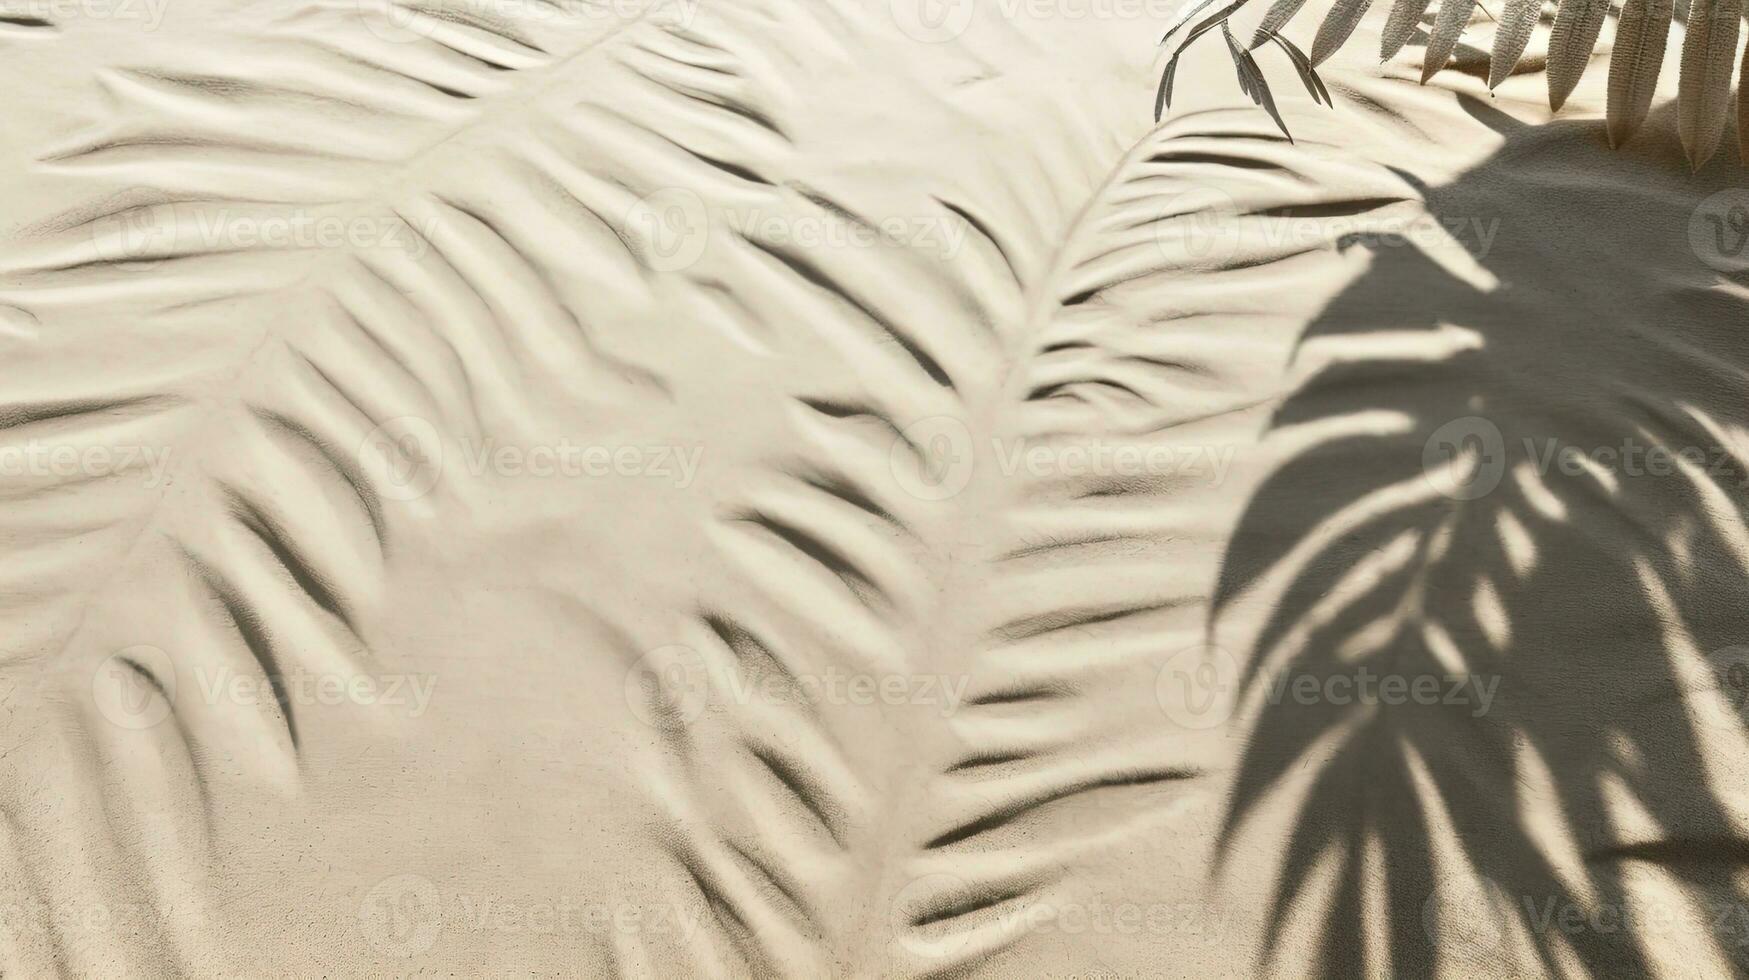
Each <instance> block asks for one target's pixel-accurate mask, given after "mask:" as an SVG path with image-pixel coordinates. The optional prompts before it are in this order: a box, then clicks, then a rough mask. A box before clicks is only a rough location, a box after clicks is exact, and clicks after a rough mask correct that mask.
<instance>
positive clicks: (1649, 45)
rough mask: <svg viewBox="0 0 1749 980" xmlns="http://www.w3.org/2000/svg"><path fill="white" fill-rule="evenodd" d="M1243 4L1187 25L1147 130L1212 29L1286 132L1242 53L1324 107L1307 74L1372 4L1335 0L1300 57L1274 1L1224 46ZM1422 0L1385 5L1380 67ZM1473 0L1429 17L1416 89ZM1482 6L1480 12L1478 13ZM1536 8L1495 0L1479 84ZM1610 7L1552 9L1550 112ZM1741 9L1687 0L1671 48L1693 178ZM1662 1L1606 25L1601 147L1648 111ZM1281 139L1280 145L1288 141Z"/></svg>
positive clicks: (1567, 91)
mask: <svg viewBox="0 0 1749 980" xmlns="http://www.w3.org/2000/svg"><path fill="white" fill-rule="evenodd" d="M1249 2H1250V0H1234V2H1232V3H1229V4H1227V5H1225V6H1223V7H1221V8H1220V9H1218V10H1216V11H1215V12H1214V13H1212V14H1209V15H1208V16H1207V17H1205V18H1204V19H1203V20H1201V21H1199V22H1197V23H1196V26H1195V27H1193V28H1191V29H1190V31H1189V32H1187V33H1186V34H1185V35H1184V38H1183V40H1181V41H1180V42H1179V44H1178V47H1177V48H1176V49H1175V50H1174V51H1173V54H1172V57H1171V58H1170V59H1169V60H1168V61H1167V64H1166V68H1165V70H1164V72H1163V73H1162V75H1161V79H1160V87H1159V91H1158V92H1157V94H1156V98H1155V101H1154V118H1155V120H1156V121H1158V120H1159V119H1160V118H1161V117H1162V115H1163V113H1164V112H1165V110H1167V109H1169V108H1170V107H1171V104H1172V82H1173V78H1174V75H1175V74H1176V72H1177V70H1178V59H1179V58H1180V56H1182V55H1183V54H1184V51H1185V50H1186V49H1187V48H1188V47H1189V46H1190V45H1191V44H1192V43H1194V42H1195V41H1196V40H1197V38H1199V37H1201V36H1202V35H1203V34H1206V33H1208V32H1209V31H1210V30H1213V29H1214V28H1216V27H1220V28H1221V30H1222V33H1223V34H1224V35H1226V36H1227V37H1228V38H1229V43H1228V47H1229V49H1230V52H1231V54H1232V56H1233V61H1234V67H1235V69H1236V70H1237V72H1238V75H1239V83H1240V88H1241V89H1242V90H1244V92H1245V94H1247V95H1249V96H1251V98H1252V101H1253V102H1255V103H1257V104H1258V105H1261V106H1263V107H1264V109H1265V111H1267V112H1268V113H1269V114H1270V118H1272V119H1274V120H1275V122H1276V125H1278V126H1280V127H1281V130H1282V132H1283V133H1287V126H1286V124H1285V123H1284V122H1283V121H1282V119H1281V116H1280V114H1279V113H1278V112H1277V111H1276V108H1275V103H1274V100H1273V98H1272V97H1271V95H1270V91H1269V86H1268V82H1267V80H1266V79H1265V78H1264V77H1263V76H1262V74H1261V72H1260V71H1256V70H1254V69H1256V59H1255V58H1252V57H1251V56H1250V54H1249V52H1250V50H1252V49H1256V48H1258V47H1261V46H1263V45H1264V44H1265V43H1267V42H1274V43H1275V44H1276V45H1277V46H1278V47H1280V48H1281V49H1282V51H1283V52H1284V53H1286V54H1287V55H1288V59H1289V61H1290V62H1292V63H1293V65H1294V68H1295V70H1296V71H1298V72H1299V74H1300V79H1301V81H1302V82H1303V83H1304V84H1305V86H1306V90H1307V91H1308V92H1310V93H1311V95H1312V99H1313V101H1314V102H1321V103H1323V104H1328V105H1332V107H1334V106H1333V104H1332V103H1331V102H1330V98H1329V93H1328V92H1327V91H1325V90H1324V87H1323V82H1322V81H1321V80H1320V79H1319V78H1318V77H1317V73H1316V66H1318V65H1320V64H1323V63H1324V62H1325V61H1326V60H1328V59H1329V58H1330V56H1331V55H1334V54H1335V53H1336V52H1337V51H1338V50H1340V49H1341V48H1342V46H1343V45H1344V44H1346V43H1347V42H1348V39H1349V38H1350V37H1352V36H1353V34H1354V30H1355V28H1356V27H1357V26H1358V25H1359V23H1360V19H1361V18H1362V17H1363V16H1365V15H1366V13H1367V11H1368V10H1369V9H1370V8H1371V6H1372V0H1336V3H1335V4H1334V5H1333V6H1332V7H1331V9H1330V12H1329V13H1328V14H1326V15H1325V17H1324V19H1323V21H1322V22H1321V23H1320V24H1319V26H1318V32H1317V35H1316V37H1315V38H1314V40H1313V42H1312V53H1311V55H1310V56H1304V55H1302V54H1300V53H1298V48H1295V47H1293V46H1292V42H1290V41H1288V40H1287V39H1286V38H1285V37H1282V36H1281V31H1282V30H1283V29H1284V28H1286V26H1287V25H1288V23H1289V22H1290V21H1292V19H1293V18H1294V16H1295V15H1297V14H1298V13H1299V12H1300V10H1301V9H1302V8H1303V7H1304V6H1305V0H1274V2H1273V3H1272V4H1271V5H1270V7H1269V9H1268V11H1267V12H1266V13H1265V14H1264V17H1263V19H1262V20H1261V22H1260V23H1259V24H1258V27H1257V28H1256V30H1255V32H1254V34H1253V36H1252V38H1251V42H1250V44H1249V46H1248V47H1246V48H1240V47H1239V46H1238V45H1237V44H1235V43H1233V42H1232V41H1231V40H1230V38H1231V29H1230V27H1229V26H1228V23H1227V22H1228V20H1229V19H1230V18H1231V17H1232V16H1233V14H1235V13H1237V12H1238V11H1239V10H1240V9H1241V8H1243V7H1244V6H1245V5H1246V4H1247V3H1249ZM1430 2H1431V0H1394V2H1393V3H1392V6H1391V9H1390V13H1389V14H1388V15H1387V17H1386V20H1385V24H1384V28H1383V30H1382V31H1381V33H1380V38H1379V55H1380V57H1381V58H1382V59H1384V60H1389V59H1390V58H1392V57H1394V56H1396V55H1397V54H1398V53H1399V52H1400V51H1402V49H1403V48H1404V47H1405V46H1407V45H1408V43H1409V41H1410V40H1412V39H1413V38H1414V37H1415V34H1416V32H1417V31H1418V30H1419V29H1420V26H1421V24H1422V23H1423V21H1424V20H1425V19H1426V16H1427V8H1428V6H1429V4H1430ZM1476 2H1477V0H1446V2H1442V3H1441V4H1440V6H1439V9H1438V11H1437V13H1435V15H1434V20H1433V26H1432V30H1431V32H1430V33H1429V34H1428V41H1427V49H1426V53H1425V58H1424V60H1423V64H1422V69H1421V81H1422V82H1423V83H1425V82H1426V81H1428V80H1429V79H1431V78H1432V77H1433V76H1434V75H1435V74H1437V73H1438V72H1439V71H1440V69H1442V68H1444V67H1445V65H1446V63H1447V62H1448V61H1449V60H1450V59H1451V55H1452V53H1453V52H1454V51H1455V50H1456V48H1457V45H1458V42H1459V41H1460V40H1461V39H1462V36H1463V28H1464V27H1465V25H1467V24H1468V22H1469V18H1470V14H1471V12H1472V11H1473V10H1474V8H1475V6H1476ZM1214 3H1215V0H1201V2H1199V3H1197V4H1195V5H1194V6H1192V7H1191V8H1190V10H1189V11H1188V12H1187V13H1186V14H1184V16H1183V17H1182V18H1181V19H1180V20H1179V21H1178V22H1177V23H1176V24H1175V25H1173V27H1172V28H1171V30H1168V31H1167V32H1166V34H1165V36H1163V37H1161V39H1160V43H1161V44H1162V45H1164V44H1165V43H1167V42H1168V41H1170V40H1172V38H1173V36H1174V35H1176V34H1178V33H1179V31H1181V30H1183V29H1184V28H1185V26H1186V25H1188V24H1190V23H1191V22H1192V21H1193V20H1194V19H1195V18H1196V17H1197V16H1198V15H1200V14H1202V13H1203V11H1205V10H1207V9H1208V8H1209V7H1211V6H1213V5H1214ZM1484 9H1486V8H1484ZM1542 10H1543V0H1507V3H1506V5H1505V9H1504V11H1503V13H1502V15H1501V16H1500V18H1499V21H1498V28H1497V30H1496V32H1495V35H1494V44H1493V50H1492V52H1491V54H1490V64H1489V68H1488V87H1489V88H1490V89H1492V88H1496V87H1498V86H1499V85H1500V83H1502V82H1504V81H1505V80H1506V79H1507V78H1509V77H1511V75H1512V73H1513V71H1514V69H1516V68H1517V67H1518V63H1519V61H1520V60H1522V59H1523V57H1524V52H1525V49H1526V47H1527V46H1528V45H1529V42H1530V36H1531V32H1532V31H1533V30H1534V29H1535V27H1536V24H1537V21H1538V19H1539V18H1540V16H1541V14H1542ZM1609 11H1610V0H1560V3H1559V6H1558V7H1557V9H1556V13H1555V24H1554V28H1553V30H1552V32H1551V35H1550V38H1549V55H1548V59H1549V60H1548V84H1549V107H1550V108H1551V109H1554V110H1556V111H1559V110H1560V109H1561V107H1562V106H1563V105H1565V104H1566V101H1567V98H1568V97H1569V96H1570V95H1572V93H1573V90H1574V89H1575V88H1576V87H1577V86H1578V84H1579V81H1580V79H1581V78H1583V77H1584V74H1585V70H1586V69H1587V68H1588V67H1589V66H1590V62H1591V55H1592V53H1593V52H1594V51H1595V50H1596V47H1597V40H1598V38H1599V36H1600V35H1601V34H1602V32H1603V22H1604V21H1605V20H1606V19H1607V18H1608V15H1609ZM1744 13H1745V0H1694V3H1693V6H1692V13H1691V15H1690V16H1689V18H1688V25H1687V34H1686V36H1685V38H1684V41H1683V48H1682V77H1681V79H1680V85H1679V95H1678V104H1679V112H1678V115H1679V127H1680V133H1681V137H1682V148H1683V152H1684V153H1685V154H1686V155H1687V157H1688V160H1689V162H1690V163H1691V164H1693V165H1694V167H1695V168H1696V169H1699V168H1700V167H1702V166H1705V165H1706V163H1707V161H1709V160H1710V159H1712V157H1713V154H1715V153H1716V152H1717V151H1718V147H1719V143H1720V142H1721V141H1722V139H1723V137H1724V130H1725V119H1726V115H1727V113H1729V112H1730V106H1731V70H1732V68H1733V67H1737V68H1738V74H1739V82H1738V88H1739V90H1741V89H1742V87H1743V86H1744V85H1745V84H1749V52H1746V53H1745V55H1744V60H1743V62H1742V63H1741V65H1738V63H1737V61H1736V57H1737V42H1738V39H1739V37H1740V36H1741V33H1742V21H1743V17H1744ZM1674 14H1675V3H1674V0H1626V2H1625V3H1624V4H1623V5H1622V11H1621V19H1620V22H1619V24H1618V25H1617V28H1616V37H1615V44H1614V50H1613V52H1612V57H1611V59H1610V67H1609V90H1608V91H1609V95H1608V108H1607V114H1608V131H1609V140H1610V144H1611V145H1612V146H1620V145H1622V144H1623V143H1625V142H1627V141H1628V140H1629V139H1632V138H1633V136H1634V134H1635V132H1637V131H1638V130H1639V127H1640V126H1641V124H1642V123H1644V122H1645V119H1646V115H1647V113H1648V111H1649V110H1650V108H1651V104H1652V96H1653V93H1654V92H1655V91H1656V89H1657V85H1658V78H1659V74H1660V71H1661V69H1662V67H1663V61H1664V52H1665V48H1666V46H1667V44H1668V41H1669V35H1670V22H1671V21H1672V20H1673V19H1674ZM1737 117H1738V126H1737V129H1738V147H1739V156H1740V159H1742V160H1743V161H1744V162H1749V105H1745V104H1744V103H1743V102H1742V100H1741V99H1739V101H1738V106H1737ZM1289 138H1290V139H1291V136H1290V137H1289Z"/></svg>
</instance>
